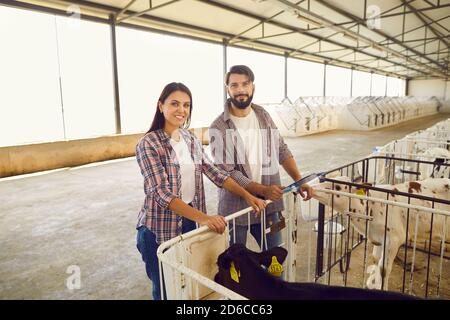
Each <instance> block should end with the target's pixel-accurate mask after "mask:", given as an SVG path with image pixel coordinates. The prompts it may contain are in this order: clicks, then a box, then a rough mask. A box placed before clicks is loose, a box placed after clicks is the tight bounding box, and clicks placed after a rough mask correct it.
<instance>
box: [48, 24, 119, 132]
mask: <svg viewBox="0 0 450 320" xmlns="http://www.w3.org/2000/svg"><path fill="white" fill-rule="evenodd" d="M56 29H57V34H58V49H59V61H60V68H61V87H62V94H63V105H64V121H65V129H66V138H67V139H79V138H87V137H94V136H99V135H105V134H115V132H116V130H115V116H114V91H113V74H112V73H113V71H112V64H111V60H112V59H111V40H110V39H111V35H110V27H109V26H108V25H106V24H100V23H95V22H90V21H85V20H75V21H74V19H72V18H66V17H56Z"/></svg>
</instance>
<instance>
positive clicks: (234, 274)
mask: <svg viewBox="0 0 450 320" xmlns="http://www.w3.org/2000/svg"><path fill="white" fill-rule="evenodd" d="M230 276H231V279H233V280H234V281H236V282H237V283H239V277H240V276H241V272H237V271H236V268H235V267H234V262H233V261H231V267H230Z"/></svg>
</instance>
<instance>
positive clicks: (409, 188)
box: [313, 177, 450, 289]
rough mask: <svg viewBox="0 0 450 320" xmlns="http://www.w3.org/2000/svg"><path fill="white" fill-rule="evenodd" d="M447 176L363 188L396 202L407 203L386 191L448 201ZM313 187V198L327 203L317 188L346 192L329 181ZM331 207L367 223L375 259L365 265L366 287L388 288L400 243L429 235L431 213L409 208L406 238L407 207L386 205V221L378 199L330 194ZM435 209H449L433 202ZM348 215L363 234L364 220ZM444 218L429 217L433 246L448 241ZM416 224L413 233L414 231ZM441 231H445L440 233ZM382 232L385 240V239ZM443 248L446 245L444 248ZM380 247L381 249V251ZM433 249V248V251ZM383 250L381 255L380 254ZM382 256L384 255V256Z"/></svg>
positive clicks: (421, 203) (422, 240)
mask: <svg viewBox="0 0 450 320" xmlns="http://www.w3.org/2000/svg"><path fill="white" fill-rule="evenodd" d="M335 179H336V180H341V181H347V182H349V180H350V179H349V178H348V177H337V178H335ZM449 185H450V179H426V180H423V181H415V182H405V183H401V184H398V185H382V186H377V187H379V188H383V189H386V190H387V191H386V192H380V191H372V190H370V191H367V189H366V191H365V193H364V194H366V195H367V196H369V197H373V198H379V199H383V200H386V197H387V196H389V200H391V201H396V202H405V203H407V202H408V199H407V197H404V196H398V195H397V196H395V195H394V193H389V190H392V191H400V192H404V193H409V194H421V195H424V196H428V197H430V198H438V199H444V200H450V191H449ZM313 187H314V188H315V189H316V190H315V195H314V198H315V199H317V200H318V201H319V202H321V203H323V204H325V205H327V206H331V202H332V200H331V199H332V195H331V194H330V193H326V192H323V191H320V189H332V188H333V189H334V190H337V191H343V192H349V191H350V189H349V186H348V185H345V184H339V183H335V184H332V183H331V182H324V183H321V184H318V185H315V186H313ZM355 192H358V191H356V188H352V193H355ZM410 204H411V205H418V206H422V207H428V208H431V207H433V203H432V202H431V201H425V200H420V199H417V198H411V201H410ZM333 207H334V209H335V210H337V211H339V212H349V211H350V213H352V212H353V213H356V214H360V215H366V217H367V219H368V220H369V222H368V232H367V237H368V239H369V241H370V242H371V243H372V244H373V245H374V250H373V256H374V258H375V259H376V260H377V266H369V267H368V272H369V273H370V276H369V279H368V282H367V286H368V287H369V288H376V289H381V285H382V281H383V282H384V288H388V279H389V275H390V272H391V270H392V265H393V261H394V258H395V257H396V255H397V253H398V250H399V248H400V246H401V245H403V244H405V242H406V241H407V240H408V241H411V240H414V238H416V241H417V244H418V245H422V244H425V243H426V241H429V237H430V231H431V230H430V225H431V214H430V213H426V212H421V211H418V210H413V209H410V210H409V214H410V216H409V224H408V239H406V225H407V209H406V208H402V207H397V206H389V208H388V219H387V223H386V204H383V203H381V202H378V201H369V202H367V201H365V200H360V199H354V198H349V197H343V196H339V195H335V196H334V197H333ZM434 208H435V209H441V210H447V211H449V210H450V206H449V205H445V204H439V203H435V204H434ZM358 219H359V218H351V219H350V222H351V223H352V225H353V226H354V227H355V229H356V230H357V231H358V232H359V233H361V234H363V235H364V234H365V219H359V220H358ZM445 219H446V217H445V216H443V215H437V214H436V215H434V218H433V233H432V236H433V237H432V243H433V244H437V248H439V246H440V245H441V242H446V241H448V240H449V234H450V230H449V229H450V227H449V226H447V228H446V229H447V231H446V232H445V231H444V230H443V229H444V224H445V223H446V220H445ZM416 224H417V233H416V232H415V231H416ZM444 232H445V234H444ZM385 233H386V242H385ZM444 248H445V249H447V248H446V247H444ZM383 249H384V250H383ZM436 251H437V250H436ZM383 253H384V256H383ZM384 257H385V258H384Z"/></svg>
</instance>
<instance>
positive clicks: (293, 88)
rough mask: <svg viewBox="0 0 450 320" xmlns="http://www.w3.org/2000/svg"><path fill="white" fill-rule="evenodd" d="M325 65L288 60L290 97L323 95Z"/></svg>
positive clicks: (295, 98)
mask: <svg viewBox="0 0 450 320" xmlns="http://www.w3.org/2000/svg"><path fill="white" fill-rule="evenodd" d="M323 67H324V66H323V64H320V63H314V62H309V61H303V60H298V59H291V58H289V59H288V73H287V74H288V97H289V99H290V100H291V101H295V100H297V99H298V97H300V96H322V95H323Z"/></svg>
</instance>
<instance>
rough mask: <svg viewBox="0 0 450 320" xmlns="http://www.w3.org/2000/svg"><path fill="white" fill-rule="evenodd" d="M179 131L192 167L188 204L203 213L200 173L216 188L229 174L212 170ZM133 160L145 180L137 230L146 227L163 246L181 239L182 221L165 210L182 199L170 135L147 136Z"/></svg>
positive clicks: (199, 147)
mask: <svg viewBox="0 0 450 320" xmlns="http://www.w3.org/2000/svg"><path fill="white" fill-rule="evenodd" d="M179 131H180V134H181V137H182V139H184V140H185V141H186V143H187V144H188V147H189V150H190V152H191V156H192V160H193V161H194V165H195V181H193V182H194V183H193V184H192V187H193V188H195V196H194V200H193V201H192V202H191V204H192V206H193V207H194V208H196V209H198V210H200V211H202V212H205V213H206V203H205V190H204V187H203V175H202V173H205V174H206V176H207V177H208V178H209V179H210V180H211V181H212V182H213V183H214V184H215V185H217V186H218V187H222V186H223V183H224V181H225V179H226V178H227V177H228V176H229V174H228V173H226V172H225V171H223V170H221V169H219V168H217V167H215V166H214V164H213V163H212V161H211V160H210V159H209V158H208V156H207V155H206V154H205V153H204V152H203V147H202V145H201V144H200V142H199V140H198V139H197V138H196V137H195V136H194V135H193V134H192V133H190V132H189V131H187V130H184V129H180V130H179ZM136 159H137V162H138V164H139V167H140V168H141V173H142V176H143V177H144V192H145V200H144V205H143V206H142V209H141V211H140V212H139V215H138V223H137V228H139V227H140V226H143V225H145V226H147V228H149V229H150V230H151V231H152V232H153V233H154V234H155V235H156V242H158V243H162V242H164V241H167V240H169V239H171V238H174V237H176V236H178V235H180V234H181V230H182V217H181V216H180V215H178V214H176V213H175V212H173V211H171V210H169V209H168V206H169V204H170V201H172V199H173V198H175V197H177V198H180V199H181V196H182V195H181V174H180V165H179V163H178V160H177V157H176V153H175V151H174V150H173V148H172V146H171V144H170V137H169V135H168V134H167V133H166V132H164V130H162V129H160V130H156V131H152V132H150V133H147V134H146V135H145V136H144V137H142V138H141V139H140V140H139V142H138V144H137V145H136Z"/></svg>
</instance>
